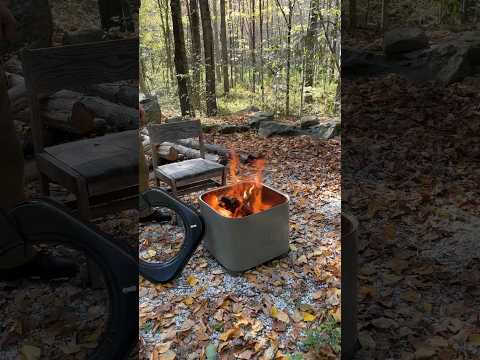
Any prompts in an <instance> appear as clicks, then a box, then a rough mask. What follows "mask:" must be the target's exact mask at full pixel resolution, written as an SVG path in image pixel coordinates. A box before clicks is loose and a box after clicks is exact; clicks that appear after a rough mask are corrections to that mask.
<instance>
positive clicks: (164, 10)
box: [157, 0, 175, 82]
mask: <svg viewBox="0 0 480 360" xmlns="http://www.w3.org/2000/svg"><path fill="white" fill-rule="evenodd" d="M162 2H163V1H162ZM157 4H158V8H159V10H160V22H161V23H160V27H161V28H162V34H163V39H164V41H165V49H166V52H167V53H166V59H167V68H168V76H169V77H168V78H167V82H168V81H170V80H171V81H172V82H173V81H174V77H175V74H174V72H173V61H172V41H171V38H170V22H169V19H168V0H166V1H165V2H164V3H163V5H162V3H161V2H160V0H157ZM162 14H165V19H164V18H163V16H162Z"/></svg>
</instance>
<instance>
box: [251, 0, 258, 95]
mask: <svg viewBox="0 0 480 360" xmlns="http://www.w3.org/2000/svg"><path fill="white" fill-rule="evenodd" d="M251 12H252V14H251V15H252V24H251V31H250V36H251V38H250V51H251V56H252V91H253V93H255V90H256V89H255V83H256V70H257V61H256V58H255V0H251Z"/></svg>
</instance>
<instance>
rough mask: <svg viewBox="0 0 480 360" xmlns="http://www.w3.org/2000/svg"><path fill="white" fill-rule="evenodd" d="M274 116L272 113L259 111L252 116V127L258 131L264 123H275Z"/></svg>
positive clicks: (250, 120) (250, 121) (249, 123)
mask: <svg viewBox="0 0 480 360" xmlns="http://www.w3.org/2000/svg"><path fill="white" fill-rule="evenodd" d="M273 117H274V114H273V113H272V112H264V111H259V112H257V113H256V114H255V115H253V116H251V117H250V119H249V120H248V125H250V127H252V128H255V129H258V128H259V127H260V124H261V123H262V122H264V121H273V120H274V119H273Z"/></svg>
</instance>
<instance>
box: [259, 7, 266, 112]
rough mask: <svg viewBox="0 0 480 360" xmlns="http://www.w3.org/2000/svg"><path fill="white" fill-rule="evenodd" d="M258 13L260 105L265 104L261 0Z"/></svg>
mask: <svg viewBox="0 0 480 360" xmlns="http://www.w3.org/2000/svg"><path fill="white" fill-rule="evenodd" d="M258 6H259V15H260V88H261V92H262V106H264V105H265V87H264V81H263V65H264V64H263V0H259V1H258Z"/></svg>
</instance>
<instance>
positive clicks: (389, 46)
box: [383, 28, 428, 55]
mask: <svg viewBox="0 0 480 360" xmlns="http://www.w3.org/2000/svg"><path fill="white" fill-rule="evenodd" d="M426 47H428V38H427V35H426V34H425V32H424V31H423V30H422V29H419V28H396V29H393V30H390V31H388V32H387V33H385V36H384V38H383V49H384V51H385V54H386V55H397V54H402V53H407V52H411V51H415V50H420V49H424V48H426Z"/></svg>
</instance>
